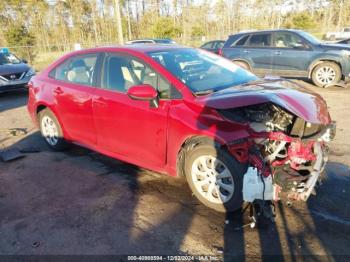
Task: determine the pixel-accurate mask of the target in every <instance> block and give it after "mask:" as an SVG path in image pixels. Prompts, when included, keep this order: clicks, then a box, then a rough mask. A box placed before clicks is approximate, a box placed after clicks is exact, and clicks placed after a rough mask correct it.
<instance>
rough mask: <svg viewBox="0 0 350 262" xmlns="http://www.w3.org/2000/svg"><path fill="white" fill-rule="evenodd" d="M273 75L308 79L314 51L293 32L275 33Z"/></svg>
mask: <svg viewBox="0 0 350 262" xmlns="http://www.w3.org/2000/svg"><path fill="white" fill-rule="evenodd" d="M273 36H274V37H273V54H274V55H273V68H272V71H273V74H274V75H279V76H295V77H298V76H299V77H307V76H308V67H309V65H310V63H311V61H312V56H313V50H312V48H311V46H310V45H309V44H308V43H307V42H306V41H305V40H304V39H303V38H301V37H300V36H298V35H297V34H295V33H293V32H275V33H274V35H273Z"/></svg>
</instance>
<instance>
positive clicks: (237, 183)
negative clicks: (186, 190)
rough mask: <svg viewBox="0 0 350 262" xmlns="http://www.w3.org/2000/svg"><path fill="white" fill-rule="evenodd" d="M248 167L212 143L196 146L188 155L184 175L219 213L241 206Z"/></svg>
mask: <svg viewBox="0 0 350 262" xmlns="http://www.w3.org/2000/svg"><path fill="white" fill-rule="evenodd" d="M246 169H247V167H246V166H245V165H242V164H240V163H239V162H238V161H236V160H235V159H234V158H233V156H232V155H230V154H229V153H228V152H227V151H226V150H225V149H221V148H216V147H214V146H213V145H208V144H203V145H197V146H196V147H194V148H193V149H192V150H191V151H189V152H188V153H187V154H186V159H185V174H186V179H187V182H188V184H189V186H190V188H191V190H192V192H193V194H194V195H195V196H196V197H197V198H198V200H199V201H200V202H202V203H203V204H204V205H206V206H208V207H210V208H212V209H215V210H216V211H219V212H226V211H235V210H237V209H239V208H241V206H242V202H243V198H242V187H243V175H244V173H245V172H246Z"/></svg>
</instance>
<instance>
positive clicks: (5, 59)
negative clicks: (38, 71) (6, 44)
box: [0, 53, 21, 65]
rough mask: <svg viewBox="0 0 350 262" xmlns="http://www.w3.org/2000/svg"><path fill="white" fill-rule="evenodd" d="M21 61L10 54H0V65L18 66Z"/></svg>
mask: <svg viewBox="0 0 350 262" xmlns="http://www.w3.org/2000/svg"><path fill="white" fill-rule="evenodd" d="M19 63H21V60H20V59H18V58H17V57H16V56H15V55H14V54H11V53H6V54H4V53H0V65H6V64H19Z"/></svg>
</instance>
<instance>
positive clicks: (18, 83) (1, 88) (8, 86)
mask: <svg viewBox="0 0 350 262" xmlns="http://www.w3.org/2000/svg"><path fill="white" fill-rule="evenodd" d="M29 80H30V77H26V78H24V79H20V80H9V81H3V80H1V79H0V93H1V92H7V91H12V90H16V89H21V88H25V87H26V86H27V85H28V82H29Z"/></svg>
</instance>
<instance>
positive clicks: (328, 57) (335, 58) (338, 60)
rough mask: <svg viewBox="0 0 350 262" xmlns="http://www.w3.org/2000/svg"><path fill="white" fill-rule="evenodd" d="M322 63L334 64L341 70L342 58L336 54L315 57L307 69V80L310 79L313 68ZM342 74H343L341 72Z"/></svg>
mask: <svg viewBox="0 0 350 262" xmlns="http://www.w3.org/2000/svg"><path fill="white" fill-rule="evenodd" d="M324 61H329V62H334V63H336V64H338V65H339V66H340V69H342V67H343V66H342V58H341V57H339V56H338V55H336V54H327V55H321V56H319V57H317V58H316V59H315V60H314V61H313V62H312V63H311V64H310V65H309V67H308V74H309V78H311V74H312V70H313V69H314V68H315V66H317V65H319V64H321V63H322V62H324ZM342 73H343V72H342Z"/></svg>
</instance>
